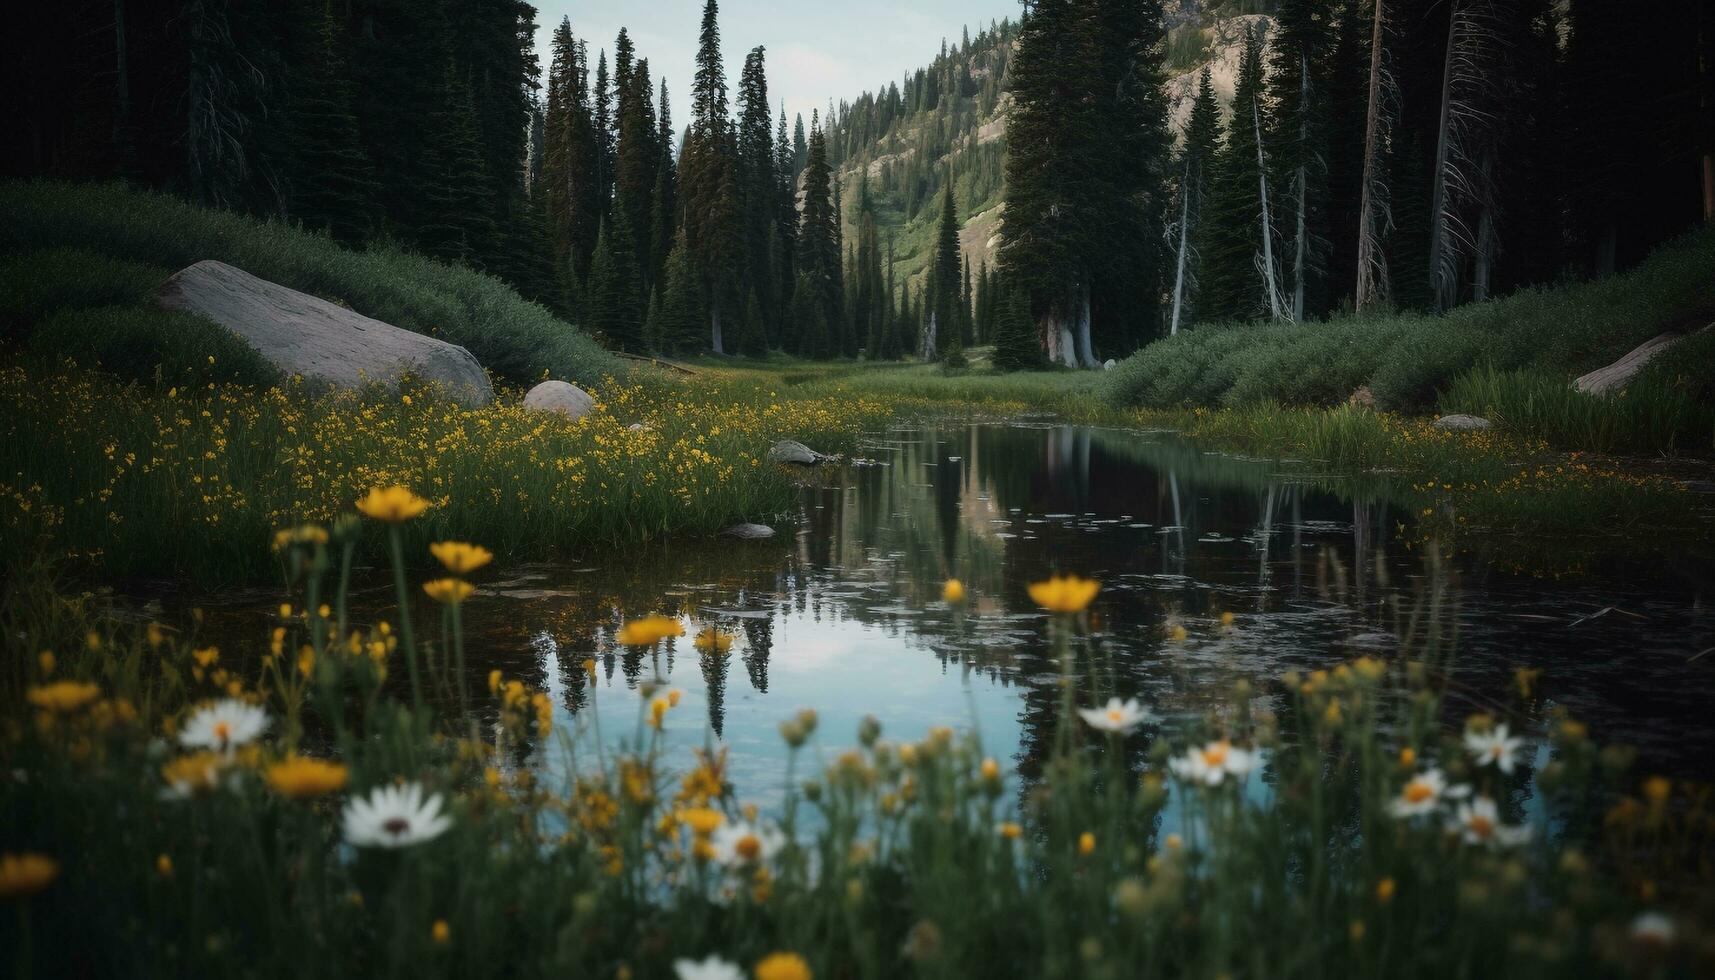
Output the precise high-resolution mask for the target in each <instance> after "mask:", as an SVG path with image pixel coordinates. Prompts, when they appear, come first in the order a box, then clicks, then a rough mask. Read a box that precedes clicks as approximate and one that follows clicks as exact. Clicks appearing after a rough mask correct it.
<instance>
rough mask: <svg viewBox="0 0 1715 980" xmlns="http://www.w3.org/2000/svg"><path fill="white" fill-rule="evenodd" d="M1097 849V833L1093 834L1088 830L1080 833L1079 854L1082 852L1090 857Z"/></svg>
mask: <svg viewBox="0 0 1715 980" xmlns="http://www.w3.org/2000/svg"><path fill="white" fill-rule="evenodd" d="M1095 850H1096V835H1095V834H1092V833H1090V832H1089V831H1087V830H1086V831H1084V832H1083V833H1081V834H1079V835H1078V853H1079V854H1082V855H1084V856H1085V857H1089V856H1090V855H1091V854H1093V853H1095Z"/></svg>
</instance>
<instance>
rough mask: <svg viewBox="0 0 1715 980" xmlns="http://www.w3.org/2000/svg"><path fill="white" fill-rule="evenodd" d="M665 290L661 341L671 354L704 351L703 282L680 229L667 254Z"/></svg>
mask: <svg viewBox="0 0 1715 980" xmlns="http://www.w3.org/2000/svg"><path fill="white" fill-rule="evenodd" d="M662 280H663V282H664V283H665V289H664V291H663V292H662V295H661V316H660V321H661V324H660V329H659V332H660V342H661V348H662V350H663V351H665V352H667V353H670V354H682V353H690V352H694V351H698V350H701V349H703V309H702V302H701V298H700V296H699V291H700V288H701V286H700V283H699V282H698V281H697V270H696V267H695V265H694V264H693V263H692V261H691V249H690V246H689V245H688V244H686V242H685V233H684V229H683V228H682V227H681V228H680V230H679V234H678V236H677V237H676V238H675V239H674V242H673V247H672V249H671V250H670V251H669V252H668V253H667V264H666V267H665V269H664V270H663V272H662Z"/></svg>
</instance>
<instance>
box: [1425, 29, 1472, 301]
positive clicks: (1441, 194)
mask: <svg viewBox="0 0 1715 980" xmlns="http://www.w3.org/2000/svg"><path fill="white" fill-rule="evenodd" d="M1463 8H1464V5H1463V4H1462V3H1461V2H1459V0H1454V4H1453V9H1452V12H1451V13H1449V14H1448V16H1447V55H1446V57H1445V58H1443V59H1442V62H1441V119H1440V122H1438V123H1437V124H1436V136H1435V189H1434V190H1433V191H1432V192H1431V194H1430V203H1429V221H1430V225H1429V282H1430V289H1431V292H1432V293H1433V294H1434V297H1435V309H1436V310H1437V311H1438V312H1440V311H1446V310H1450V309H1452V308H1453V307H1454V306H1455V305H1456V304H1457V303H1458V302H1459V274H1458V272H1459V257H1458V256H1457V255H1455V254H1454V253H1453V250H1452V246H1451V244H1450V242H1449V241H1448V237H1449V235H1448V232H1449V229H1448V227H1447V224H1448V221H1449V220H1450V215H1449V214H1448V210H1449V209H1448V201H1447V168H1448V162H1447V154H1448V151H1449V149H1450V146H1451V144H1452V142H1453V133H1452V125H1453V124H1452V118H1453V63H1454V61H1456V60H1457V59H1458V57H1459V25H1460V22H1461V20H1462V17H1461V16H1460V15H1461V13H1462V12H1463Z"/></svg>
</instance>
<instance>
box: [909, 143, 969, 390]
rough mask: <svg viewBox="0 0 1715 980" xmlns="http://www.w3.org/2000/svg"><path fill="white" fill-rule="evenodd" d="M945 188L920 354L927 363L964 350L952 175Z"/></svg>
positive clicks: (957, 225)
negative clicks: (926, 318) (961, 334)
mask: <svg viewBox="0 0 1715 980" xmlns="http://www.w3.org/2000/svg"><path fill="white" fill-rule="evenodd" d="M944 186H945V188H946V190H945V192H944V193H943V195H942V199H941V221H940V223H939V224H938V225H937V226H936V228H935V246H934V248H935V257H934V259H933V260H932V261H931V263H930V266H929V300H928V305H929V309H928V314H927V315H928V320H927V321H926V322H925V323H924V328H923V343H922V347H921V348H920V350H919V351H918V353H919V354H920V355H921V356H922V358H923V359H924V360H926V361H934V360H938V359H941V358H943V357H949V356H952V354H953V352H954V351H957V350H959V349H960V347H961V344H960V337H959V333H960V320H959V294H960V287H961V282H960V276H959V217H958V211H957V209H956V208H955V207H954V204H953V175H952V173H951V172H949V173H948V174H947V178H946V181H945V185H944ZM959 356H960V357H962V356H963V354H960V355H959Z"/></svg>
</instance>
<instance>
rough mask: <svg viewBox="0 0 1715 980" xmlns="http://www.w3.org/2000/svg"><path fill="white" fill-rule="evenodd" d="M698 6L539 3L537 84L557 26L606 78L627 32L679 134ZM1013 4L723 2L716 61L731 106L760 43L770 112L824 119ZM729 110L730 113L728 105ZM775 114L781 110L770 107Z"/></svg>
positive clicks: (607, 0) (652, 0)
mask: <svg viewBox="0 0 1715 980" xmlns="http://www.w3.org/2000/svg"><path fill="white" fill-rule="evenodd" d="M703 2H704V0H631V2H625V0H536V8H537V13H536V20H537V24H538V27H539V30H538V32H537V41H536V51H537V54H538V56H539V57H540V58H541V61H542V70H543V81H544V83H546V80H547V75H546V73H547V69H548V64H549V62H550V60H551V59H552V53H551V52H550V50H549V42H550V40H551V36H552V33H553V30H554V28H555V27H557V26H558V25H559V23H560V18H562V17H570V18H571V19H572V33H573V34H574V35H575V36H577V37H578V38H580V39H582V40H584V41H587V42H588V43H589V49H590V74H591V75H592V76H593V75H594V74H595V58H596V52H597V51H599V50H602V49H606V51H607V54H608V64H609V67H610V70H611V66H612V63H613V39H614V37H615V36H617V35H618V34H619V29H620V28H621V27H625V28H626V29H627V30H628V31H629V32H630V34H631V43H632V45H633V46H634V47H635V48H636V49H637V56H638V57H640V58H648V59H649V74H650V77H651V78H652V79H653V80H654V82H655V84H656V85H657V86H659V85H660V80H661V77H662V75H663V73H665V75H666V78H667V90H668V97H669V99H670V100H671V103H672V109H673V126H674V128H675V129H676V130H678V131H679V132H683V131H684V127H685V123H686V122H687V121H688V120H689V111H688V110H689V106H690V82H691V76H692V73H693V71H694V65H693V62H694V61H695V60H696V56H697V34H698V32H699V30H700V28H701V26H702V13H703ZM1018 9H1019V6H1018V0H840V2H826V0H818V2H805V0H774V2H769V0H721V4H720V29H721V54H722V55H723V56H724V58H725V60H726V77H727V87H728V88H729V89H730V97H731V98H733V99H734V100H735V101H736V98H737V95H738V79H739V72H740V70H741V69H742V68H743V67H744V57H745V55H746V54H747V53H748V52H749V51H750V49H751V48H754V47H756V46H757V45H758V44H760V45H763V46H765V47H766V48H767V49H768V53H767V65H768V96H769V98H770V99H771V100H773V102H774V104H775V106H776V107H778V106H779V104H780V102H781V100H782V99H784V100H785V102H786V117H787V119H788V121H790V120H791V119H792V117H793V115H794V114H797V113H802V114H803V116H804V124H805V125H806V126H808V125H809V123H810V110H811V109H821V110H823V111H826V109H827V105H828V100H829V99H833V100H834V101H835V102H836V103H837V102H839V101H840V100H841V99H848V100H849V99H854V98H856V97H857V96H858V95H860V94H862V93H863V92H864V91H865V90H866V89H867V90H869V91H875V90H876V89H878V88H880V87H881V86H884V85H886V84H887V83H888V82H890V81H897V80H899V79H900V78H901V77H902V76H903V75H904V73H905V72H907V71H913V70H915V69H917V68H921V67H924V66H926V65H928V64H929V62H930V61H931V60H932V59H933V58H934V57H935V55H936V54H937V53H938V52H939V51H940V49H941V39H942V38H946V39H947V42H948V43H949V44H956V43H958V40H959V32H960V29H961V28H962V27H963V26H965V25H969V26H970V28H971V34H972V35H975V34H977V33H978V30H979V28H982V27H987V26H988V23H989V21H990V20H1000V19H1001V18H1003V17H1012V18H1016V17H1017V16H1018ZM733 108H734V111H736V106H734V107H733ZM776 111H778V108H777V109H776Z"/></svg>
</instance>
